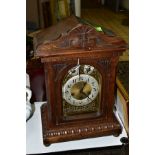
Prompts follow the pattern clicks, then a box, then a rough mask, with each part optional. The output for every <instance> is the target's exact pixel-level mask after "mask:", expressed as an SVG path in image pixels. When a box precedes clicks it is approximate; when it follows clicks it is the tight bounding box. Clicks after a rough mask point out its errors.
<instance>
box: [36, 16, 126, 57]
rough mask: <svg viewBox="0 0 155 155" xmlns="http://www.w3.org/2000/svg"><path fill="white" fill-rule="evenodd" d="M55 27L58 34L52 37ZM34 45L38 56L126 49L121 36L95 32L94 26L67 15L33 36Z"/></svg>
mask: <svg viewBox="0 0 155 155" xmlns="http://www.w3.org/2000/svg"><path fill="white" fill-rule="evenodd" d="M56 28H58V29H57V31H59V32H60V34H58V33H57V35H54V36H55V37H53V32H56ZM61 28H62V29H61ZM60 29H61V30H60ZM50 30H51V31H50ZM62 30H63V31H62ZM50 36H51V37H50ZM56 37H57V38H56ZM34 46H35V50H36V51H35V53H36V56H39V57H49V56H62V55H63V56H64V55H65V56H69V55H73V54H77V55H78V54H81V52H82V53H83V52H84V51H85V54H88V55H89V53H90V52H95V51H97V52H98V53H100V54H101V53H103V52H104V51H105V52H114V51H116V52H122V51H125V50H126V43H125V42H124V41H123V40H122V39H121V38H119V37H117V36H108V35H107V34H105V33H104V32H97V31H96V30H95V28H93V27H91V26H89V25H85V24H81V23H79V22H78V21H77V20H76V17H69V18H68V19H66V20H65V21H63V22H61V23H59V24H58V26H57V27H55V26H54V28H53V29H52V28H48V30H47V29H46V30H44V31H43V32H42V33H41V34H38V35H37V36H36V37H35V38H34Z"/></svg>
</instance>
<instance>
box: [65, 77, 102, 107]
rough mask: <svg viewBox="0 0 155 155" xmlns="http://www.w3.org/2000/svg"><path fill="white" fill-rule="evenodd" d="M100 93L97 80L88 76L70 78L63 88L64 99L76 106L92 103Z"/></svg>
mask: <svg viewBox="0 0 155 155" xmlns="http://www.w3.org/2000/svg"><path fill="white" fill-rule="evenodd" d="M98 92H99V85H98V82H97V80H96V79H95V78H94V77H92V76H90V75H86V74H81V75H80V76H78V75H76V76H73V77H72V78H70V79H69V80H68V81H67V82H66V83H65V85H64V87H63V98H64V99H65V100H66V102H67V103H69V104H71V105H74V106H84V105H87V104H89V103H91V102H92V101H93V100H94V99H95V98H96V96H97V95H98Z"/></svg>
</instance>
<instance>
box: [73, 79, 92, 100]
mask: <svg viewBox="0 0 155 155" xmlns="http://www.w3.org/2000/svg"><path fill="white" fill-rule="evenodd" d="M91 91H92V87H91V85H90V84H88V83H87V82H85V81H80V82H77V83H76V84H74V85H73V86H72V87H71V95H72V96H73V97H74V98H75V99H77V100H83V99H85V98H87V97H88V96H89V95H90V93H91Z"/></svg>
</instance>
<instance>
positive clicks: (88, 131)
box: [41, 104, 122, 146]
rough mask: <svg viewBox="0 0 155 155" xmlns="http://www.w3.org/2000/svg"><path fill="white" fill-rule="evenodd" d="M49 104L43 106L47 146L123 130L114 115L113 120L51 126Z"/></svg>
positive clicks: (45, 142) (43, 124)
mask: <svg viewBox="0 0 155 155" xmlns="http://www.w3.org/2000/svg"><path fill="white" fill-rule="evenodd" d="M47 114H48V113H47V104H44V105H43V106H42V107H41V117H42V127H43V142H44V144H45V145H46V146H48V145H50V144H52V143H57V142H65V141H71V140H79V139H85V138H93V137H100V136H108V135H119V134H120V133H121V132H122V129H121V125H120V124H119V122H118V121H117V119H116V118H115V116H114V115H113V119H112V121H108V120H107V121H106V122H105V121H102V120H98V119H97V120H95V119H94V121H93V122H92V120H91V121H89V120H88V121H87V123H86V122H85V123H83V124H82V123H81V122H80V121H79V122H76V123H74V124H71V125H70V124H67V123H66V124H65V125H64V124H60V125H56V124H55V125H53V126H52V127H51V126H49V124H50V123H49V122H48V116H47Z"/></svg>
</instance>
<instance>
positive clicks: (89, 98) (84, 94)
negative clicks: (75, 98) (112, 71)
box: [81, 92, 92, 101]
mask: <svg viewBox="0 0 155 155" xmlns="http://www.w3.org/2000/svg"><path fill="white" fill-rule="evenodd" d="M81 93H82V94H83V95H84V96H85V97H87V98H89V99H90V100H91V101H92V99H91V98H90V97H89V95H87V94H86V93H84V92H81Z"/></svg>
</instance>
